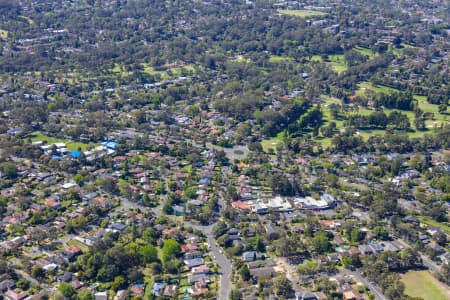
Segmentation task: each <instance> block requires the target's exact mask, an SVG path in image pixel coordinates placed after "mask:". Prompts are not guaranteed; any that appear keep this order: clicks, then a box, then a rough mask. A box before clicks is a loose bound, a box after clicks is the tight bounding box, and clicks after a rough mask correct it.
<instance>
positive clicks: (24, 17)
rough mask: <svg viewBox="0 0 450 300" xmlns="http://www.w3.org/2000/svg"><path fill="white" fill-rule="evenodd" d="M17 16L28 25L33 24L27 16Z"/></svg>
mask: <svg viewBox="0 0 450 300" xmlns="http://www.w3.org/2000/svg"><path fill="white" fill-rule="evenodd" d="M19 18H22V19H24V20H26V21H27V22H28V24H29V25H34V21H33V20H31V19H30V18H29V17H26V16H19Z"/></svg>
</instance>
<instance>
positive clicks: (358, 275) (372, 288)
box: [342, 269, 387, 300]
mask: <svg viewBox="0 0 450 300" xmlns="http://www.w3.org/2000/svg"><path fill="white" fill-rule="evenodd" d="M342 273H344V274H348V275H352V276H354V277H356V278H357V279H358V280H359V281H360V282H362V283H363V284H364V285H366V286H367V287H368V288H369V289H370V291H371V292H372V293H373V294H374V295H375V299H378V300H387V298H386V297H385V296H384V295H383V293H382V292H381V291H380V289H378V288H377V287H376V286H375V285H373V284H371V283H370V282H369V281H367V280H366V279H365V278H364V277H363V276H362V275H361V273H359V272H357V271H350V270H348V269H344V270H343V271H342Z"/></svg>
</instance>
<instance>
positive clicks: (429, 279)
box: [402, 271, 450, 300]
mask: <svg viewBox="0 0 450 300" xmlns="http://www.w3.org/2000/svg"><path fill="white" fill-rule="evenodd" d="M402 281H403V283H404V284H405V287H406V289H405V294H406V295H408V296H412V297H421V298H423V299H424V300H446V299H449V298H450V290H449V289H448V288H446V287H445V286H444V285H443V284H441V283H440V282H439V281H438V280H437V279H435V278H434V277H433V276H431V274H430V273H429V272H428V271H409V272H407V273H406V274H404V275H402Z"/></svg>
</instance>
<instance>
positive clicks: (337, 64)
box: [328, 54, 347, 73]
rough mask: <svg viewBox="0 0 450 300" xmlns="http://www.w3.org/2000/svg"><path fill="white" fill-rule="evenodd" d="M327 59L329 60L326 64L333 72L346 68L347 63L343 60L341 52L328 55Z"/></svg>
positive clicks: (342, 70)
mask: <svg viewBox="0 0 450 300" xmlns="http://www.w3.org/2000/svg"><path fill="white" fill-rule="evenodd" d="M328 60H329V62H328V64H329V65H330V66H331V68H332V69H333V70H334V71H335V72H337V73H342V72H344V71H345V70H347V63H346V62H345V58H344V55H342V54H334V55H329V56H328Z"/></svg>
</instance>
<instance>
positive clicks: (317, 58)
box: [311, 55, 323, 62]
mask: <svg viewBox="0 0 450 300" xmlns="http://www.w3.org/2000/svg"><path fill="white" fill-rule="evenodd" d="M311 61H319V62H320V61H323V59H322V56H320V55H313V56H311Z"/></svg>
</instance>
